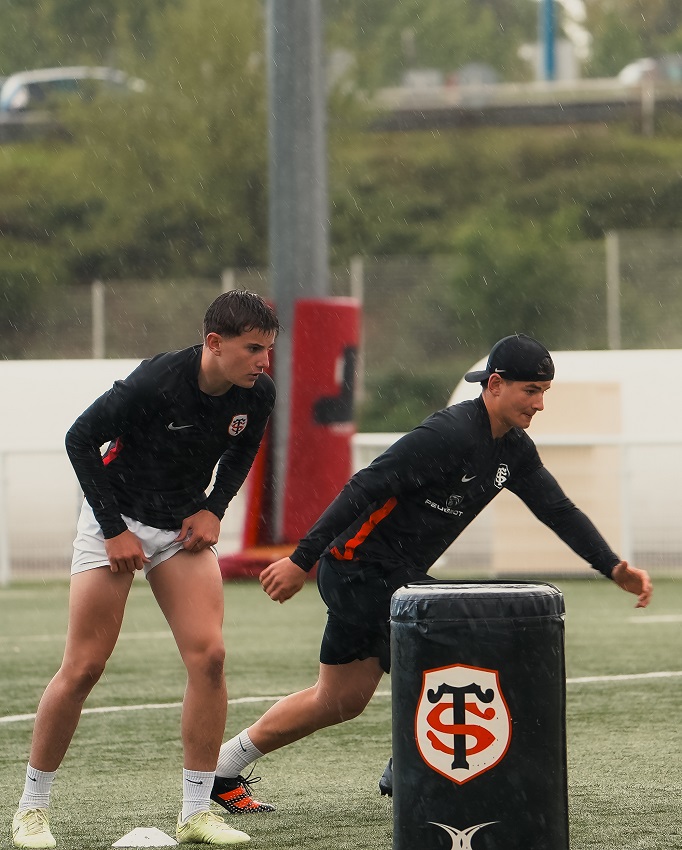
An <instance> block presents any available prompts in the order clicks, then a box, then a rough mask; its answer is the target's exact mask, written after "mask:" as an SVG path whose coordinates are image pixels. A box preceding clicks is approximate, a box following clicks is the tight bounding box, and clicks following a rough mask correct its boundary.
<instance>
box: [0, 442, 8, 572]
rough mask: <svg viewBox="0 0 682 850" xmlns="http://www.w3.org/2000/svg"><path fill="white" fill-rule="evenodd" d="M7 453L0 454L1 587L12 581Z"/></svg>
mask: <svg viewBox="0 0 682 850" xmlns="http://www.w3.org/2000/svg"><path fill="white" fill-rule="evenodd" d="M5 457H6V455H5V452H0V587H6V586H7V585H8V584H9V580H10V574H11V569H10V561H9V530H8V525H9V523H8V522H7V499H6V498H5V490H6V489H7V476H6V474H5V463H6V461H5Z"/></svg>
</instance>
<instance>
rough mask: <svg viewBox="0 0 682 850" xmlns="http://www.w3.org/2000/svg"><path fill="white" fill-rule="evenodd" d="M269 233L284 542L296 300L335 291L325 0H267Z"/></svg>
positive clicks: (278, 497)
mask: <svg viewBox="0 0 682 850" xmlns="http://www.w3.org/2000/svg"><path fill="white" fill-rule="evenodd" d="M266 14H267V27H266V29H267V55H268V73H269V80H268V82H269V86H268V99H269V145H270V147H269V165H270V169H269V177H270V180H269V185H270V195H269V236H270V268H271V274H272V293H273V300H274V303H275V306H276V308H277V312H278V314H279V317H280V321H281V323H282V326H283V328H284V331H283V333H282V334H280V337H279V339H278V340H277V356H276V360H275V382H276V384H277V404H276V407H275V419H274V422H275V427H274V434H273V437H274V439H273V467H274V486H275V494H274V524H275V529H274V531H275V538H276V539H278V540H280V539H281V537H282V522H283V498H282V496H283V490H284V481H285V475H286V469H287V450H288V443H289V427H290V426H289V420H290V416H291V410H290V402H291V399H290V395H291V386H292V384H291V367H292V362H291V360H292V334H293V324H294V310H295V304H296V301H297V299H299V298H316V297H318V298H319V297H324V296H326V295H327V294H328V293H329V257H328V254H329V248H328V242H329V236H328V218H329V212H328V203H327V169H326V145H325V82H324V65H323V56H322V54H323V51H322V10H321V2H320V0H268V2H267V6H266Z"/></svg>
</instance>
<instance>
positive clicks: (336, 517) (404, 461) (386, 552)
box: [212, 334, 651, 808]
mask: <svg viewBox="0 0 682 850" xmlns="http://www.w3.org/2000/svg"><path fill="white" fill-rule="evenodd" d="M553 378H554V364H553V362H552V358H551V355H550V353H549V352H548V351H547V349H546V348H545V347H544V346H543V345H541V344H540V343H539V342H537V340H534V339H532V338H531V337H528V336H525V335H522V334H516V335H512V336H509V337H506V338H505V339H502V340H500V341H499V342H498V343H497V344H496V345H495V346H494V347H493V349H492V351H491V352H490V356H489V358H488V362H487V364H486V368H485V369H483V370H481V371H477V372H470V373H468V374H467V375H465V379H466V380H467V381H469V382H479V381H480V382H481V383H482V385H483V392H482V394H481V395H480V396H479V397H478V398H477V399H475V400H473V401H464V402H461V403H460V404H455V405H452V406H451V407H448V408H446V409H445V410H440V411H438V412H437V413H434V414H433V415H432V416H430V417H429V418H428V419H426V420H425V421H424V422H422V423H421V425H419V426H417V427H416V428H415V429H414V430H413V431H411V432H410V433H408V434H406V435H405V436H404V437H402V438H401V439H400V440H398V441H397V442H396V443H395V444H394V445H392V446H391V447H390V448H389V449H387V450H386V451H385V452H384V453H383V454H382V455H381V456H380V457H378V458H377V459H376V460H375V461H374V462H373V463H371V464H370V465H369V466H368V467H366V468H365V469H363V470H361V471H360V472H358V473H356V474H355V475H354V476H353V477H352V478H351V479H350V481H349V482H348V483H347V484H346V486H345V487H344V489H343V490H342V491H341V493H340V494H339V495H338V496H337V498H336V499H335V500H334V501H333V502H332V503H331V505H330V506H329V507H328V508H327V510H326V511H325V512H324V513H323V514H322V516H321V517H320V518H319V520H318V521H317V522H316V523H315V525H313V527H312V528H311V529H310V531H309V532H308V533H307V534H306V536H305V537H304V538H303V539H302V540H301V541H300V542H299V544H298V546H297V548H296V550H295V551H294V552H293V554H292V555H291V557H289V558H283V559H281V560H280V561H277V562H275V563H274V564H271V565H270V566H269V567H267V568H266V569H265V570H264V571H263V573H262V574H261V584H262V586H263V588H264V590H265V591H266V592H267V593H268V594H269V596H270V597H271V598H272V599H274V600H276V601H278V602H284V601H285V600H287V599H289V598H290V597H291V596H293V595H294V594H295V593H296V592H297V591H298V590H299V589H300V588H301V587H302V585H303V582H304V579H305V575H306V571H308V570H310V569H311V568H312V566H313V565H314V564H315V563H316V562H317V561H318V559H319V567H318V586H319V589H320V594H321V596H322V598H323V600H324V602H325V603H326V605H327V608H328V619H327V625H326V628H325V631H324V634H323V637H322V646H321V650H320V673H319V678H318V680H317V683H316V684H315V685H313V686H312V687H311V688H308V689H307V690H304V691H300V692H298V693H295V694H292V695H290V696H288V697H286V698H285V699H283V700H280V701H279V702H278V703H276V704H275V705H274V706H272V708H270V709H269V710H268V711H267V712H266V713H265V714H264V715H263V716H262V717H261V718H260V719H259V720H257V721H256V723H254V724H253V725H252V726H251V727H249V728H248V729H246V730H244V731H243V732H241V733H240V734H239V735H238V736H236V737H235V738H233V739H232V740H231V741H228V742H227V743H226V744H223V746H222V748H221V753H220V758H219V760H218V767H217V770H216V785H215V787H214V794H213V795H212V799H214V800H216V801H217V802H221V788H222V787H223V786H222V784H221V783H222V782H223V780H222V779H221V778H220V777H228V778H232V777H235V776H236V775H238V774H240V772H241V771H242V770H243V769H244V768H245V767H246V766H247V765H248V764H249V763H251V762H252V761H254V760H255V759H256V758H258V757H259V756H261V755H263V754H264V753H268V752H271V751H273V750H275V749H278V748H279V747H282V746H284V745H286V744H288V743H291V742H292V741H295V740H298V739H300V738H302V737H304V736H306V735H309V734H310V733H311V732H314V731H315V730H317V729H321V728H323V727H325V726H330V725H333V724H336V723H340V722H342V721H344V720H348V719H349V718H352V717H355V716H357V715H358V714H360V713H361V712H362V711H363V709H364V708H365V706H366V705H367V703H368V702H369V700H370V698H371V696H372V694H373V693H374V691H375V690H376V687H377V685H378V684H379V681H380V679H381V676H382V674H383V672H384V671H386V672H387V671H388V670H389V663H390V659H389V616H390V599H391V595H392V594H393V592H394V591H395V590H396V589H397V588H398V587H400V586H402V585H403V584H405V583H406V582H409V581H414V580H418V579H422V578H424V576H425V574H426V572H427V571H428V569H429V567H431V565H432V564H433V563H434V561H435V560H436V559H437V558H438V557H439V556H440V555H441V554H442V553H443V552H444V551H445V549H446V548H447V547H448V546H449V545H450V544H451V543H452V542H453V541H454V540H455V539H456V538H457V537H458V535H459V534H460V533H461V532H462V531H463V530H464V528H466V526H467V525H469V523H470V522H471V521H472V520H473V519H474V518H475V517H476V516H477V515H478V514H479V513H480V512H481V511H482V510H483V508H484V507H485V506H486V505H487V504H488V503H489V502H490V501H492V499H494V498H495V496H497V495H498V494H499V493H500V492H501V491H502V490H503V489H507V490H511V492H512V493H515V494H516V495H517V496H518V497H519V498H520V499H522V500H523V501H524V502H525V503H526V505H527V506H528V507H529V508H530V509H531V511H532V512H533V513H534V514H535V515H536V516H537V517H538V519H540V520H541V521H542V522H544V523H545V524H546V525H547V526H549V527H550V528H551V529H552V530H553V531H555V532H556V533H557V534H558V535H559V537H560V538H561V539H562V540H564V542H566V543H567V544H568V545H569V546H570V547H571V548H572V549H573V550H574V551H575V552H576V553H577V554H578V555H580V556H581V557H582V558H584V559H585V560H586V561H587V562H588V563H589V564H590V565H591V566H592V567H593V568H594V569H596V570H598V571H599V572H600V573H602V574H603V575H604V576H606V577H608V578H611V579H613V580H614V582H615V583H616V584H618V585H619V586H620V587H622V588H623V589H624V590H626V591H629V592H630V593H634V594H635V595H636V596H637V607H644V606H646V605H647V604H648V603H649V599H650V596H651V582H650V580H649V577H648V575H647V573H646V572H645V571H643V570H639V569H635V568H633V567H630V566H629V565H628V564H627V563H626V562H625V561H621V560H620V558H619V557H618V555H616V554H615V553H614V552H613V551H612V550H611V548H610V547H609V545H608V544H607V542H606V541H605V540H604V538H603V537H602V536H601V534H600V533H599V531H598V530H597V529H596V528H595V526H594V525H593V524H592V522H591V521H590V520H589V519H588V518H587V517H586V516H585V514H583V513H582V512H581V511H580V510H579V509H578V508H577V507H576V506H575V505H574V504H573V502H571V500H570V499H569V498H568V497H567V496H566V495H565V494H564V492H563V491H562V489H561V488H560V487H559V485H558V484H557V482H556V481H555V479H554V478H553V477H552V475H551V474H550V473H549V472H548V471H547V470H546V469H545V467H544V466H543V465H542V461H541V460H540V457H539V455H538V453H537V450H536V448H535V445H534V444H533V442H532V440H531V439H530V437H528V435H527V434H526V429H527V428H528V426H529V425H530V423H531V420H532V418H533V416H535V414H536V413H538V412H539V411H541V410H542V409H543V404H544V395H545V392H546V391H547V390H548V389H549V387H550V385H551V381H552V379H553ZM226 808H229V807H228V806H226Z"/></svg>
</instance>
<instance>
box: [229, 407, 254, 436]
mask: <svg viewBox="0 0 682 850" xmlns="http://www.w3.org/2000/svg"><path fill="white" fill-rule="evenodd" d="M248 421H249V417H248V416H247V415H246V413H238V414H237V415H236V416H233V417H232V421H231V422H230V427H229V428H228V429H227V433H228V434H229V435H230V437H236V436H237V434H241V432H242V431H243V430H244V428H246V423H247V422H248Z"/></svg>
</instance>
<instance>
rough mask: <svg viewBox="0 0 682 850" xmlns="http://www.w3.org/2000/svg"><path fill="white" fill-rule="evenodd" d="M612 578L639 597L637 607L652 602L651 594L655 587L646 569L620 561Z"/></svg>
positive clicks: (619, 585) (642, 606) (614, 569)
mask: <svg viewBox="0 0 682 850" xmlns="http://www.w3.org/2000/svg"><path fill="white" fill-rule="evenodd" d="M611 578H612V579H613V580H614V581H615V582H616V584H617V585H618V587H622V588H623V590H627V592H628V593H634V594H635V596H636V597H637V604H636V605H635V608H646V606H647V605H648V604H649V602H651V594H652V593H653V592H654V588H653V585H652V584H651V579H650V578H649V573H648V572H647V571H646V570H640V569H637V567H631V566H629V564H628V562H627V561H620V562H619V563H618V564H616V566H615V567H614V568H613V572H612V573H611Z"/></svg>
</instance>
